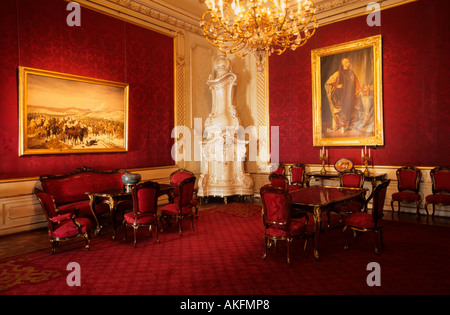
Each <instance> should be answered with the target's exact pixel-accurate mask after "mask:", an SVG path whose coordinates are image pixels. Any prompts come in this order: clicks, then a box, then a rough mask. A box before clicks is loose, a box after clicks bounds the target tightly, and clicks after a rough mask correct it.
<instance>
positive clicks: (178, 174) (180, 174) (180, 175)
mask: <svg viewBox="0 0 450 315" xmlns="http://www.w3.org/2000/svg"><path fill="white" fill-rule="evenodd" d="M193 176H194V173H192V172H191V171H188V170H185V169H183V168H180V169H179V170H176V171H175V172H173V173H172V174H170V176H169V181H170V184H171V185H174V186H176V185H178V184H179V183H181V182H182V181H183V180H184V179H186V178H189V177H193Z"/></svg>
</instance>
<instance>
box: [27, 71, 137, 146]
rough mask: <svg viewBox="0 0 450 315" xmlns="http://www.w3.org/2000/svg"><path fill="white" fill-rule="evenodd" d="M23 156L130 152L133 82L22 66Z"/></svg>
mask: <svg viewBox="0 0 450 315" xmlns="http://www.w3.org/2000/svg"><path fill="white" fill-rule="evenodd" d="M20 81H21V82H20V91H19V95H20V103H21V104H20V121H21V130H20V131H21V148H20V155H27V154H57V153H95V152H122V151H127V142H128V141H127V135H128V132H127V128H128V126H127V125H128V124H127V122H128V85H126V84H124V83H117V82H111V81H104V80H97V79H91V78H85V77H79V76H71V75H67V74H61V73H55V72H49V71H44V70H37V69H31V68H23V67H21V68H20Z"/></svg>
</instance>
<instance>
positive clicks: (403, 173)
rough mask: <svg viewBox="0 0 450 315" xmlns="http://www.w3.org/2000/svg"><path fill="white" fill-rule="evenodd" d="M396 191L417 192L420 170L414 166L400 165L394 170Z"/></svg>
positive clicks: (420, 176) (420, 175)
mask: <svg viewBox="0 0 450 315" xmlns="http://www.w3.org/2000/svg"><path fill="white" fill-rule="evenodd" d="M396 175H397V180H398V183H397V186H398V191H405V190H406V191H413V192H415V193H419V189H420V186H419V185H420V179H421V178H422V172H421V171H420V170H419V169H418V168H417V167H415V166H405V167H401V168H399V169H398V170H397V172H396Z"/></svg>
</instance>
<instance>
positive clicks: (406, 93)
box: [269, 0, 450, 166]
mask: <svg viewBox="0 0 450 315" xmlns="http://www.w3.org/2000/svg"><path fill="white" fill-rule="evenodd" d="M448 12H450V1H446V0H438V1H434V0H420V1H417V2H412V3H409V4H406V5H402V6H399V7H395V8H392V9H388V10H383V11H381V26H380V27H377V26H374V27H369V26H368V25H367V23H366V16H361V17H357V18H354V19H350V20H345V21H341V22H338V23H333V24H330V25H325V26H321V27H319V29H318V30H317V32H316V34H315V35H314V37H313V38H311V39H310V41H309V42H308V43H307V44H306V45H305V46H303V47H301V48H299V49H297V50H296V51H288V52H286V53H284V54H283V55H281V56H272V57H270V65H269V66H270V68H269V89H270V96H269V102H270V124H271V125H272V126H279V128H280V161H281V162H285V163H320V160H319V148H314V147H313V143H312V88H311V50H313V49H316V48H321V47H326V46H330V45H335V44H339V43H344V42H348V41H352V40H357V39H361V38H365V37H369V36H374V35H379V34H381V35H382V38H383V100H384V107H383V110H384V137H385V145H384V146H383V147H379V148H377V149H376V150H375V151H372V152H373V154H372V155H373V163H374V164H375V165H393V166H399V165H407V164H414V165H417V166H434V165H447V164H449V163H450V145H449V143H450V141H449V134H450V101H449V100H450V98H449V94H450V93H449V91H450V89H449V87H448V84H447V83H446V81H447V80H446V79H447V78H448V77H449V75H450V63H449V62H448V57H447V55H448V51H450V44H449V43H450V41H448V36H449V35H450V33H449V31H450V19H448ZM329 155H330V164H334V162H335V161H336V160H338V159H339V158H342V157H346V158H350V159H351V160H353V161H354V163H356V164H361V163H362V161H361V147H330V148H329Z"/></svg>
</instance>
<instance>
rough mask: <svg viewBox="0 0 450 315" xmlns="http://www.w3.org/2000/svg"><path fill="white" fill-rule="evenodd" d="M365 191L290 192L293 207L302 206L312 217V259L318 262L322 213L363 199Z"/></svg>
mask: <svg viewBox="0 0 450 315" xmlns="http://www.w3.org/2000/svg"><path fill="white" fill-rule="evenodd" d="M366 192H367V189H358V188H341V187H330V186H311V187H305V188H302V189H297V190H293V191H291V192H290V194H291V197H292V201H291V203H292V204H293V205H298V206H302V208H305V209H307V210H310V211H311V212H312V213H313V215H314V223H315V235H314V244H313V245H314V257H315V258H316V260H319V258H320V256H319V240H320V232H321V224H322V223H321V222H322V212H323V211H327V212H329V211H330V210H331V209H332V208H335V207H336V206H339V205H341V204H346V203H349V202H351V201H352V200H355V199H358V198H364V196H365V194H366Z"/></svg>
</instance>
